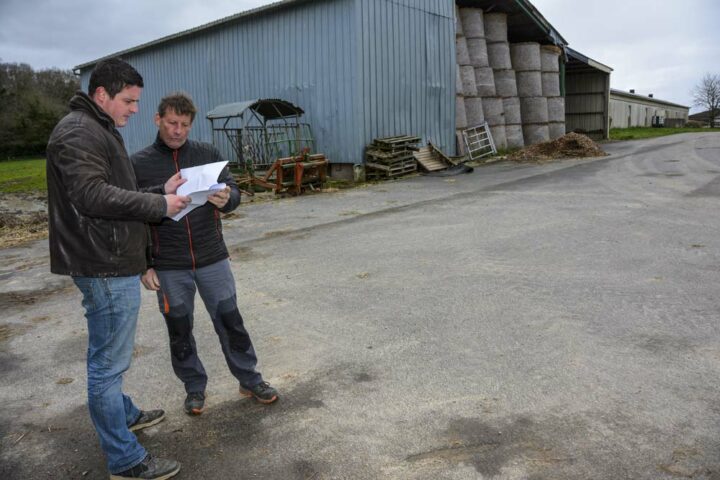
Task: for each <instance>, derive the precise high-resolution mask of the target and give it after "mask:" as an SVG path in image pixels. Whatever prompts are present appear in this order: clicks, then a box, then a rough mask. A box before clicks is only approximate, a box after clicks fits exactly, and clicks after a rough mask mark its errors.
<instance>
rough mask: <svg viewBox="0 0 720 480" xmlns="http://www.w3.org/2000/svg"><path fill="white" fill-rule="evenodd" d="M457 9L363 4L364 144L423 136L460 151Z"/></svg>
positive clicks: (433, 1) (400, 0)
mask: <svg viewBox="0 0 720 480" xmlns="http://www.w3.org/2000/svg"><path fill="white" fill-rule="evenodd" d="M454 3H455V2H453V1H446V0H394V1H388V0H359V1H358V7H359V10H360V11H359V13H358V22H359V25H358V29H359V32H360V35H361V38H362V52H361V53H360V55H361V61H362V69H361V71H362V76H363V80H362V91H361V92H359V93H360V94H361V95H360V96H358V97H357V98H358V101H359V104H358V107H357V108H358V109H359V110H360V111H361V112H362V122H363V132H364V135H365V136H364V141H365V142H369V141H371V140H372V139H373V138H377V137H385V136H392V135H400V134H405V135H419V136H421V137H423V140H425V141H427V140H431V141H432V142H433V143H434V144H435V145H437V146H439V147H441V148H442V149H443V150H445V151H448V152H451V153H452V152H454V151H455V136H454V124H455V101H454V99H455V20H454Z"/></svg>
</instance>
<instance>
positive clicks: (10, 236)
mask: <svg viewBox="0 0 720 480" xmlns="http://www.w3.org/2000/svg"><path fill="white" fill-rule="evenodd" d="M47 235H48V217H47V213H45V212H33V213H28V214H10V213H0V248H10V247H16V246H18V245H22V244H24V243H27V242H30V241H32V240H38V239H40V238H47Z"/></svg>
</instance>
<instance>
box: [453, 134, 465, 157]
mask: <svg viewBox="0 0 720 480" xmlns="http://www.w3.org/2000/svg"><path fill="white" fill-rule="evenodd" d="M455 148H456V151H457V154H458V155H467V153H468V151H467V145H465V137H463V132H462V130H455Z"/></svg>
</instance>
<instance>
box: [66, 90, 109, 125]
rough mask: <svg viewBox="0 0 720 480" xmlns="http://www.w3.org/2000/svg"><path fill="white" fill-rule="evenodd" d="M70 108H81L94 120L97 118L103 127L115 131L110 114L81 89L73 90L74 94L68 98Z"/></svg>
mask: <svg viewBox="0 0 720 480" xmlns="http://www.w3.org/2000/svg"><path fill="white" fill-rule="evenodd" d="M70 110H81V111H83V112H85V113H87V114H89V115H90V116H92V117H93V118H94V119H95V120H97V121H98V122H99V123H100V124H101V125H102V126H103V127H105V128H107V129H108V130H111V131H117V129H116V128H115V121H114V120H113V119H112V117H111V116H110V115H108V114H107V113H105V111H104V110H103V109H102V108H100V107H99V106H98V104H97V103H95V101H94V100H93V99H92V98H90V96H89V95H88V94H87V93H85V92H81V91H77V92H75V95H74V96H73V97H72V98H71V99H70Z"/></svg>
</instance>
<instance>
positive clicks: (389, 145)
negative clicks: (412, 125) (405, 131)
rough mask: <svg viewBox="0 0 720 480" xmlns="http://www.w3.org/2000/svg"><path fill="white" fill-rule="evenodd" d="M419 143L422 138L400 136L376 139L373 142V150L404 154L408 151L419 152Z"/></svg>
mask: <svg viewBox="0 0 720 480" xmlns="http://www.w3.org/2000/svg"><path fill="white" fill-rule="evenodd" d="M418 142H420V137H412V136H409V135H399V136H396V137H385V138H376V139H375V140H373V143H372V145H371V148H374V149H376V150H384V151H387V152H392V153H394V152H402V151H406V150H417V144H418Z"/></svg>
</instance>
